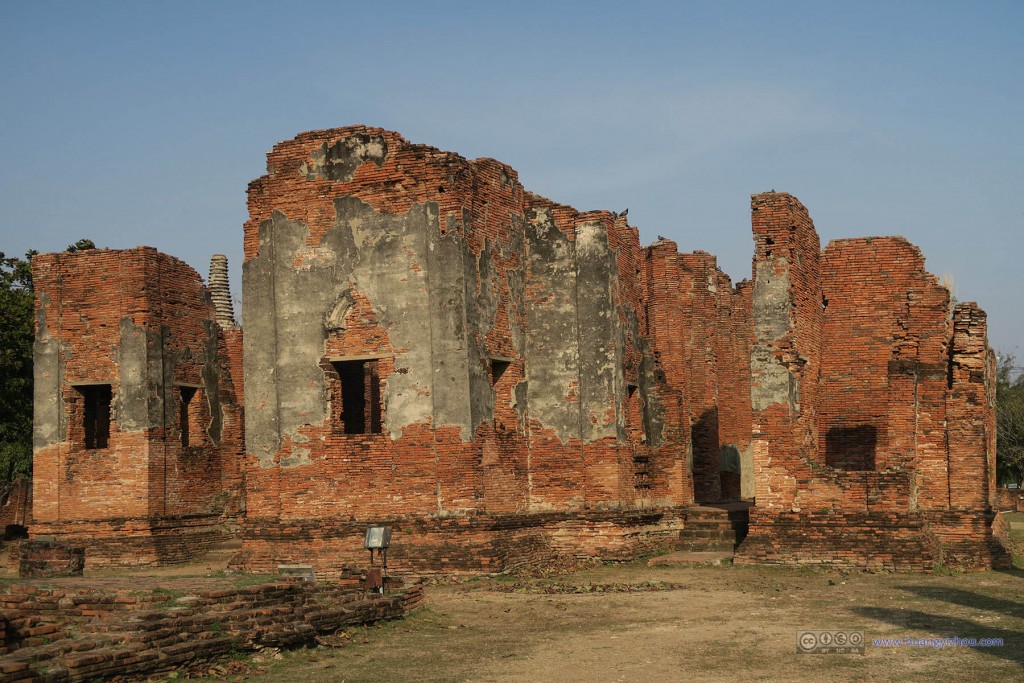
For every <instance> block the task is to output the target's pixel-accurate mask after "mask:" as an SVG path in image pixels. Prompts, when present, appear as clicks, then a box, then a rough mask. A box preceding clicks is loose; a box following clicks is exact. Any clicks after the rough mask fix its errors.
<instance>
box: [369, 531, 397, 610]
mask: <svg viewBox="0 0 1024 683" xmlns="http://www.w3.org/2000/svg"><path fill="white" fill-rule="evenodd" d="M390 545H391V529H390V528H389V527H386V526H371V527H370V528H369V529H367V530H366V537H365V538H364V539H363V547H364V548H366V549H367V550H369V551H370V569H369V571H367V572H366V589H367V590H372V591H376V592H378V593H381V594H383V593H384V582H385V580H386V579H387V575H388V546H390ZM374 551H376V552H377V558H378V559H380V561H381V566H380V567H377V566H375V565H374Z"/></svg>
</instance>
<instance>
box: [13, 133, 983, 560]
mask: <svg viewBox="0 0 1024 683" xmlns="http://www.w3.org/2000/svg"><path fill="white" fill-rule="evenodd" d="M248 205H249V220H248V221H247V222H246V224H245V230H244V247H245V263H244V265H243V289H244V297H243V300H244V316H243V317H244V322H245V331H244V334H243V332H242V330H241V329H240V328H238V327H236V326H235V323H234V316H233V311H232V310H231V308H230V301H231V299H230V294H229V293H228V292H227V291H226V277H225V275H224V272H223V268H224V267H225V264H224V261H223V258H222V257H215V267H214V269H213V271H212V273H213V274H212V275H211V287H212V290H208V289H206V288H204V286H203V284H202V282H201V280H200V279H199V277H198V275H196V274H195V273H194V272H192V271H191V269H190V268H188V267H187V266H185V265H184V264H182V263H180V262H179V261H177V260H175V259H173V258H171V257H168V256H165V255H162V254H158V253H157V252H155V251H153V250H151V249H147V248H140V249H136V250H128V251H118V252H114V251H95V252H83V253H81V254H51V255H45V256H41V257H38V258H37V259H36V262H35V271H36V282H37V292H38V301H37V308H38V316H39V318H38V321H37V327H38V330H39V341H38V342H37V350H36V356H37V382H36V385H37V397H36V407H37V421H36V484H35V496H36V502H35V507H34V523H33V532H34V533H44V532H45V533H53V534H54V535H57V536H59V537H60V538H61V540H69V541H72V542H74V541H76V539H81V538H86V537H92V538H94V540H93V541H92V542H91V546H90V547H91V550H89V551H88V552H87V562H88V561H91V560H90V559H89V558H91V557H96V558H100V561H109V562H132V561H135V562H139V561H142V562H149V561H177V560H181V559H187V557H188V555H189V553H190V552H193V551H194V552H201V551H202V550H204V549H205V548H207V547H209V546H210V544H211V543H213V542H215V541H216V540H217V538H218V536H217V534H218V533H219V532H218V528H217V527H216V526H215V521H217V520H223V519H231V518H233V517H234V516H238V515H241V513H242V511H243V506H244V519H243V520H242V531H241V533H242V538H243V548H242V551H241V552H240V553H239V554H238V556H237V557H236V558H235V564H236V565H237V566H239V567H242V568H247V569H266V568H269V567H273V566H276V565H277V564H281V563H314V564H316V565H317V571H318V572H319V573H321V574H326V575H330V574H332V573H333V572H336V571H337V569H336V568H337V567H341V566H343V565H344V564H347V563H351V562H353V561H361V560H362V558H364V557H365V555H364V551H363V550H362V548H361V534H362V530H363V529H365V527H366V526H367V525H369V524H371V523H387V524H388V525H390V526H392V528H393V529H394V530H395V535H394V541H395V547H394V548H393V551H392V557H393V559H394V561H395V562H396V565H397V566H400V567H405V568H408V569H410V570H415V571H417V572H421V573H451V572H456V571H500V570H503V569H507V568H510V567H514V566H517V565H521V564H528V563H540V562H546V561H551V560H552V559H553V558H556V557H558V556H566V555H569V556H572V557H604V558H622V557H628V556H630V555H632V554H635V553H637V552H645V551H649V550H652V549H655V548H662V547H668V546H669V545H671V543H672V538H673V537H674V535H675V534H676V533H677V532H678V531H679V530H680V529H681V528H682V526H683V524H684V523H685V518H686V508H687V507H688V506H690V505H691V504H693V503H694V502H695V501H700V502H713V501H718V500H736V499H739V498H743V499H747V500H755V499H756V507H755V508H754V509H753V511H752V513H751V514H752V524H751V533H750V536H749V538H748V541H746V542H745V543H744V544H743V546H742V547H741V549H740V555H739V559H740V561H766V562H810V561H825V562H828V563H832V564H837V565H846V566H867V567H890V568H891V567H897V568H900V567H905V568H911V569H924V568H927V567H929V566H932V565H934V564H936V563H939V562H946V563H949V564H956V565H959V566H986V565H991V564H993V563H996V564H998V563H999V562H1001V561H1002V556H1001V555H1000V554H999V552H998V548H997V547H996V546H993V545H992V542H991V541H992V535H991V509H990V503H991V501H992V500H993V497H994V495H995V493H994V486H993V482H992V479H991V476H992V472H993V471H994V467H993V458H994V447H995V445H994V438H993V434H994V422H993V420H994V411H993V407H992V401H993V393H992V390H993V389H992V387H993V384H992V381H991V377H992V373H993V366H992V363H993V356H992V354H991V351H990V350H989V349H988V347H987V341H986V337H985V326H986V320H985V314H984V312H983V311H981V310H980V309H978V308H977V306H975V305H974V304H962V305H960V306H958V307H956V308H955V310H952V309H951V307H950V299H949V293H948V291H947V290H946V289H945V288H944V287H942V286H941V285H940V284H939V283H938V282H937V281H936V279H935V278H934V277H933V276H931V275H930V274H928V273H927V272H926V271H925V269H924V260H923V257H922V256H921V254H920V252H919V250H918V249H917V248H916V247H914V246H913V245H910V244H909V243H908V242H906V240H904V239H902V238H893V237H886V238H863V239H853V240H840V241H836V242H833V243H831V244H830V245H828V247H827V248H826V249H825V250H824V251H822V249H821V245H820V242H819V239H818V235H817V233H816V232H815V229H814V225H813V222H812V221H811V218H810V215H809V214H808V211H807V209H806V208H805V207H804V206H803V205H802V204H801V203H800V202H799V201H798V200H797V199H796V198H794V197H792V196H790V195H786V194H781V193H774V192H772V193H765V194H761V195H755V196H754V197H753V198H752V204H751V206H752V213H753V220H752V226H753V234H754V242H755V256H754V262H753V280H752V281H743V282H740V283H737V284H735V285H734V284H733V283H732V282H731V280H730V279H729V277H728V276H726V275H725V274H724V273H722V272H721V271H720V270H719V269H718V267H717V263H716V259H715V257H714V256H713V255H711V254H707V253H704V252H693V253H685V252H683V253H680V251H679V248H678V246H677V245H676V244H675V243H673V242H671V241H669V240H665V239H659V240H658V241H657V242H655V243H654V244H652V245H650V246H648V247H643V246H641V245H640V242H639V233H638V230H637V228H635V227H633V226H631V225H629V223H628V222H627V220H626V217H625V216H622V215H619V214H616V213H612V212H608V211H591V212H581V211H578V210H576V209H574V208H572V207H570V206H566V205H563V204H559V203H557V202H554V201H551V200H549V199H546V198H544V197H542V196H539V195H536V194H533V193H531V192H529V191H527V190H526V189H525V188H524V187H523V186H522V184H521V183H520V182H519V179H518V176H517V174H516V172H515V171H514V170H513V169H511V168H509V167H508V166H506V165H505V164H502V163H500V162H498V161H495V160H493V159H477V160H472V161H471V160H467V159H465V158H463V157H461V156H459V155H457V154H454V153H451V152H445V151H441V150H438V149H435V148H432V147H426V146H423V145H415V144H411V143H409V142H408V141H406V140H405V139H404V138H402V137H401V136H400V135H398V134H397V133H394V132H391V131H386V130H382V129H378V128H368V127H363V126H355V127H350V128H339V129H332V130H322V131H311V132H307V133H302V134H300V135H299V136H297V137H296V138H294V139H292V140H288V141H284V142H281V143H279V144H278V145H276V146H275V147H274V148H273V149H272V150H271V151H270V153H269V154H268V157H267V174H266V175H264V176H263V177H261V178H259V179H257V180H255V181H253V182H252V183H251V184H250V186H249V196H248ZM211 292H212V294H211ZM243 377H244V386H243ZM97 384H100V385H103V384H105V385H108V386H109V387H111V390H112V397H113V398H112V403H111V411H112V412H111V420H110V434H109V443H108V444H106V445H104V446H103V447H102V448H94V447H89V443H88V442H89V440H90V438H92V437H90V436H89V434H87V433H86V429H85V425H87V424H89V423H90V418H89V417H88V416H87V415H86V413H87V412H88V411H87V410H86V404H88V403H89V401H93V402H94V403H95V401H96V400H97V398H96V396H97V394H96V393H95V390H94V389H90V388H89V387H91V386H95V385H97ZM182 391H185V392H186V393H189V392H192V391H195V392H202V394H203V395H204V396H206V397H207V398H208V399H211V400H212V399H215V400H212V402H211V400H207V401H200V402H199V403H200V405H199V407H198V408H197V409H196V410H195V412H194V413H192V418H194V422H195V424H194V425H193V424H192V422H191V421H190V422H189V425H191V426H190V427H189V429H190V434H195V435H197V439H199V441H198V442H197V443H196V444H195V445H190V446H189V447H187V448H183V447H182V446H181V441H182V431H183V427H182V426H180V419H179V416H178V413H177V412H176V410H177V409H178V407H180V406H178V404H177V403H176V401H180V395H181V392H182ZM213 394H216V396H213ZM90 396H91V397H92V398H90ZM243 398H244V403H245V421H244V422H245V423H244V433H245V438H244V452H243V438H242V429H243V427H242V413H241V406H242V404H243ZM214 403H216V404H217V406H218V408H217V410H213V405H214ZM93 422H95V419H93ZM801 529H810V530H812V531H813V533H811V532H808V533H807V534H803V533H802V532H801ZM181 539H188V540H187V542H185V543H181V542H179V541H180V540H181ZM900 548H904V550H903V551H901V550H900ZM901 552H902V554H901ZM912 556H913V557H912ZM140 558H141V559H140Z"/></svg>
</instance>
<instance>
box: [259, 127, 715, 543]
mask: <svg viewBox="0 0 1024 683" xmlns="http://www.w3.org/2000/svg"><path fill="white" fill-rule="evenodd" d="M268 169H269V173H268V174H267V175H266V176H264V177H262V178H260V179H258V180H256V181H254V182H253V183H252V184H251V185H250V193H249V208H250V220H249V222H248V223H247V224H246V232H245V234H246V238H245V245H246V263H245V266H244V273H243V280H244V288H245V295H244V302H245V306H246V315H245V320H246V334H245V354H244V357H245V365H246V399H247V401H248V407H249V410H248V413H247V449H248V459H247V463H248V464H247V473H248V479H247V494H248V498H247V503H248V511H249V512H248V523H247V525H248V531H247V538H248V539H249V540H247V542H246V552H252V553H255V555H253V559H252V560H251V562H252V563H258V562H260V561H261V560H259V559H258V557H256V555H260V554H262V555H263V556H266V555H267V554H268V553H272V552H275V551H273V550H272V547H273V546H275V544H276V546H277V547H278V551H277V552H284V550H281V549H282V548H284V547H285V546H287V545H288V544H289V543H292V545H294V544H295V542H297V541H300V540H301V539H300V538H296V539H291V540H289V539H287V536H288V535H289V534H288V532H285V531H281V532H280V533H278V532H273V531H270V530H272V529H277V528H279V527H281V526H282V525H283V526H287V525H288V524H289V523H290V522H289V521H288V520H297V521H298V520H317V519H328V518H335V517H338V516H341V517H343V518H348V519H356V520H372V519H382V518H386V519H394V518H402V517H431V516H442V517H443V516H448V515H466V514H476V513H487V514H500V515H536V514H540V513H544V512H558V511H573V510H576V511H582V510H596V509H601V508H608V507H610V508H621V507H626V508H633V507H650V506H661V507H664V506H673V505H681V504H686V503H688V502H689V501H691V500H692V487H691V485H690V474H689V469H688V467H687V462H686V453H687V448H688V443H689V432H688V428H687V427H684V426H683V425H680V424H679V415H678V413H677V412H675V411H673V410H672V408H671V407H670V406H669V405H668V403H666V402H670V403H674V404H675V405H681V403H679V402H680V401H681V397H682V394H681V390H680V389H677V388H674V387H673V386H672V382H675V383H676V386H678V387H681V385H682V381H683V380H682V378H681V377H679V378H674V379H672V378H669V376H668V375H669V373H668V372H666V370H665V367H664V365H663V359H661V358H659V355H660V354H659V350H658V349H657V348H656V347H655V344H654V343H653V342H652V338H653V334H652V332H651V323H650V322H649V320H648V310H649V306H648V305H647V299H648V296H649V292H650V290H651V283H650V281H649V277H650V275H651V272H650V267H649V263H648V258H647V254H646V252H645V250H644V249H642V248H641V247H640V243H639V234H638V231H637V229H636V228H635V227H632V226H630V225H629V224H628V223H627V222H626V220H625V218H624V217H622V216H618V215H616V214H613V213H610V212H601V211H598V212H589V213H584V212H579V211H577V210H575V209H573V208H572V207H569V206H564V205H560V204H557V203H555V202H552V201H550V200H547V199H545V198H543V197H540V196H537V195H534V194H531V193H529V192H527V191H526V190H525V189H524V188H523V186H522V185H521V184H520V183H519V180H518V177H517V175H516V173H515V171H513V170H512V169H510V168H509V167H508V166H506V165H504V164H501V163H500V162H497V161H494V160H492V159H478V160H475V161H468V160H466V159H463V158H462V157H460V156H458V155H457V154H453V153H450V152H442V151H440V150H437V149H434V148H430V147H425V146H421V145H412V144H410V143H408V142H407V141H405V140H404V139H402V138H401V137H400V136H399V135H397V134H396V133H392V132H389V131H384V130H380V129H374V128H364V127H353V128H345V129H334V130H327V131H313V132H310V133H303V134H301V135H299V136H298V137H296V138H295V139H294V140H290V141H286V142H282V143H280V144H278V145H277V146H275V148H274V149H273V150H272V151H271V152H270V153H269V155H268ZM677 332H678V330H677ZM680 369H681V370H682V368H681V367H680ZM359 382H363V384H362V385H359V386H356V387H353V384H358V383H359ZM346 396H348V397H349V398H348V399H347V400H348V403H349V405H357V406H358V409H359V410H360V411H364V412H365V413H366V415H367V418H366V421H364V422H360V421H359V420H358V419H357V420H355V421H352V420H350V419H349V418H347V417H345V415H346V408H345V404H346ZM360 397H361V398H360ZM357 412H358V411H357ZM346 420H348V421H346ZM716 463H717V453H716ZM322 528H327V527H322ZM272 538H276V539H278V540H277V541H273V540H271V539H272ZM257 539H258V540H257Z"/></svg>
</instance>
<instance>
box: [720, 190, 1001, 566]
mask: <svg viewBox="0 0 1024 683" xmlns="http://www.w3.org/2000/svg"><path fill="white" fill-rule="evenodd" d="M752 208H753V212H754V238H755V243H756V245H757V247H756V252H755V257H754V332H755V337H756V341H755V344H754V352H753V354H752V356H751V372H752V383H753V391H752V398H753V401H752V403H753V432H754V441H755V449H754V460H755V481H756V488H757V496H756V497H757V505H756V507H755V508H754V509H753V510H752V511H751V531H750V535H749V536H748V538H747V541H746V542H745V543H744V544H743V546H742V547H741V548H740V551H739V553H738V558H737V559H738V561H741V562H807V563H817V562H824V563H829V564H836V565H842V566H857V567H868V568H888V569H892V568H896V569H900V568H912V569H927V568H931V567H933V566H935V565H936V564H940V563H943V564H947V565H950V566H958V567H967V568H977V567H988V566H993V565H995V566H1001V565H1004V564H1005V563H1006V561H1007V558H1006V555H1005V553H1004V552H1003V551H1002V550H1001V547H1000V546H999V545H998V544H997V543H994V542H993V539H992V535H991V523H992V513H991V508H990V503H991V502H992V500H993V497H994V490H995V487H994V480H993V479H992V477H993V476H994V471H995V459H994V457H995V455H994V454H995V452H994V448H995V437H994V409H993V406H994V404H993V396H992V391H993V387H994V379H993V377H994V372H993V367H994V366H993V365H992V352H991V350H990V349H989V348H988V344H987V339H986V318H985V313H984V312H983V311H981V310H980V309H979V308H978V307H977V305H976V304H973V303H968V304H960V305H958V306H956V307H955V309H951V303H950V295H949V291H948V290H947V289H946V288H945V287H943V286H942V285H940V284H939V282H938V280H937V279H936V278H935V277H934V276H933V275H930V274H929V273H927V271H925V269H924V258H923V257H922V256H921V253H920V251H919V250H918V249H917V248H916V247H914V246H913V245H911V244H909V243H908V242H907V241H906V240H904V239H903V238H898V237H881V238H863V239H855V240H838V241H834V242H832V243H830V244H829V245H828V247H827V248H826V249H825V250H824V252H819V242H818V236H817V233H816V232H815V230H814V225H813V223H812V222H811V220H810V217H809V215H808V214H807V210H806V209H805V208H804V207H803V206H802V205H801V204H800V203H799V202H798V201H797V200H796V199H795V198H793V197H790V196H789V195H782V194H774V193H772V194H765V195H757V196H755V197H754V198H753V200H752Z"/></svg>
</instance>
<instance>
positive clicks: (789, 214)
mask: <svg viewBox="0 0 1024 683" xmlns="http://www.w3.org/2000/svg"><path fill="white" fill-rule="evenodd" d="M751 212H752V225H753V231H754V245H755V251H754V267H753V270H754V300H753V322H754V346H753V349H752V350H751V353H750V372H751V389H750V398H751V407H752V423H753V446H754V478H755V490H756V496H757V505H758V507H759V508H783V509H789V508H791V507H792V506H793V503H794V500H795V494H796V476H795V475H796V474H798V473H799V472H800V471H801V470H805V469H807V466H808V464H809V462H810V461H811V459H814V458H817V451H818V447H817V438H818V437H817V431H816V428H815V410H816V407H817V377H818V372H819V366H820V344H821V329H822V319H823V316H822V308H821V271H820V268H819V259H820V250H821V243H820V241H819V239H818V233H817V232H816V231H815V229H814V223H813V222H812V221H811V218H810V216H809V215H808V213H807V209H806V208H804V206H803V204H801V203H800V202H799V200H797V199H796V198H795V197H793V196H791V195H788V194H782V193H774V192H768V193H764V194H760V195H754V196H753V197H751Z"/></svg>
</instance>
